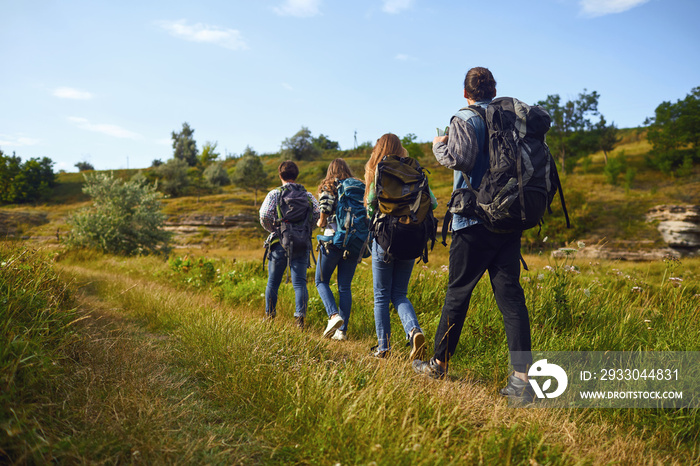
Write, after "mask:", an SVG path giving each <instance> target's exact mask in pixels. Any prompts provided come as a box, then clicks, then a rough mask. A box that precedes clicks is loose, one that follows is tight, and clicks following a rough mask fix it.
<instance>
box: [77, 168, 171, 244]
mask: <svg viewBox="0 0 700 466" xmlns="http://www.w3.org/2000/svg"><path fill="white" fill-rule="evenodd" d="M83 192H84V193H86V194H88V195H89V196H90V197H92V199H93V205H92V206H90V207H88V208H87V209H83V210H81V211H80V212H78V213H77V214H75V215H72V216H71V217H70V218H69V220H68V223H69V224H70V225H72V227H73V230H72V231H71V233H70V234H69V235H68V239H67V244H68V246H69V247H83V248H89V249H98V250H101V251H104V252H107V253H111V254H122V255H136V254H149V253H161V252H162V253H167V252H168V251H169V245H168V244H169V241H170V236H171V234H170V233H169V232H167V231H165V230H163V224H164V222H165V214H163V213H162V211H161V202H160V199H161V197H162V195H161V194H160V193H158V192H156V190H155V187H154V186H151V185H148V184H147V183H146V182H145V181H144V180H143V179H138V178H136V179H132V180H131V181H127V182H123V181H121V180H119V179H115V178H114V177H113V176H112V175H111V174H110V175H107V174H104V173H98V174H95V175H93V176H90V175H86V176H85V186H84V187H83Z"/></svg>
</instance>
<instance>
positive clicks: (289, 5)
mask: <svg viewBox="0 0 700 466" xmlns="http://www.w3.org/2000/svg"><path fill="white" fill-rule="evenodd" d="M320 6H321V0H285V2H284V3H283V4H282V5H280V6H277V7H274V8H273V9H272V11H274V12H275V13H277V14H278V15H280V16H296V17H298V18H308V17H311V16H316V15H320V14H321V10H320V9H319V7H320Z"/></svg>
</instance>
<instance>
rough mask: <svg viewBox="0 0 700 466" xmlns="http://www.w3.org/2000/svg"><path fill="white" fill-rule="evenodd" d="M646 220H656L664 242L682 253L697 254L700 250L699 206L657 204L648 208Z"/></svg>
mask: <svg viewBox="0 0 700 466" xmlns="http://www.w3.org/2000/svg"><path fill="white" fill-rule="evenodd" d="M647 221H648V222H656V221H658V222H659V223H658V227H657V228H658V229H659V233H661V237H662V238H663V240H664V242H666V244H668V246H669V247H670V248H673V249H675V250H678V251H679V252H681V254H682V255H689V254H690V255H692V254H697V253H698V251H699V250H700V206H698V205H659V206H656V207H654V208H652V209H650V210H649V212H648V213H647Z"/></svg>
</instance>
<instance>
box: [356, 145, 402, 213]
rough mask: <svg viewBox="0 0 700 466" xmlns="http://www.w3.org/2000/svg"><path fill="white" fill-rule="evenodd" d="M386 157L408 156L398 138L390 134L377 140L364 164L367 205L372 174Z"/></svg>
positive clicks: (372, 180)
mask: <svg viewBox="0 0 700 466" xmlns="http://www.w3.org/2000/svg"><path fill="white" fill-rule="evenodd" d="M387 155H398V156H399V157H406V156H407V155H408V152H407V151H406V149H404V147H403V146H402V145H401V140H400V139H399V137H398V136H397V135H395V134H392V133H386V134H385V135H383V136H382V137H380V138H379V139H377V144H376V145H375V146H374V149H373V150H372V155H370V156H369V160H368V161H367V163H366V164H365V204H367V197H368V196H369V192H370V185H371V184H372V183H374V173H375V172H376V170H377V165H378V164H379V162H381V161H382V159H383V158H384V157H385V156H387ZM375 188H376V186H375Z"/></svg>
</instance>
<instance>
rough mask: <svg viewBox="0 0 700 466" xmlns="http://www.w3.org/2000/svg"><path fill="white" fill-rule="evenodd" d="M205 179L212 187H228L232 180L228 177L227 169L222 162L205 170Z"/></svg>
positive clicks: (213, 164)
mask: <svg viewBox="0 0 700 466" xmlns="http://www.w3.org/2000/svg"><path fill="white" fill-rule="evenodd" d="M204 178H205V179H206V180H207V182H208V183H209V184H210V185H212V186H228V185H230V184H231V179H230V178H229V177H228V173H227V172H226V169H225V168H224V167H223V165H222V164H221V162H215V163H212V164H211V165H209V166H208V167H207V168H206V169H205V170H204Z"/></svg>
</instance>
